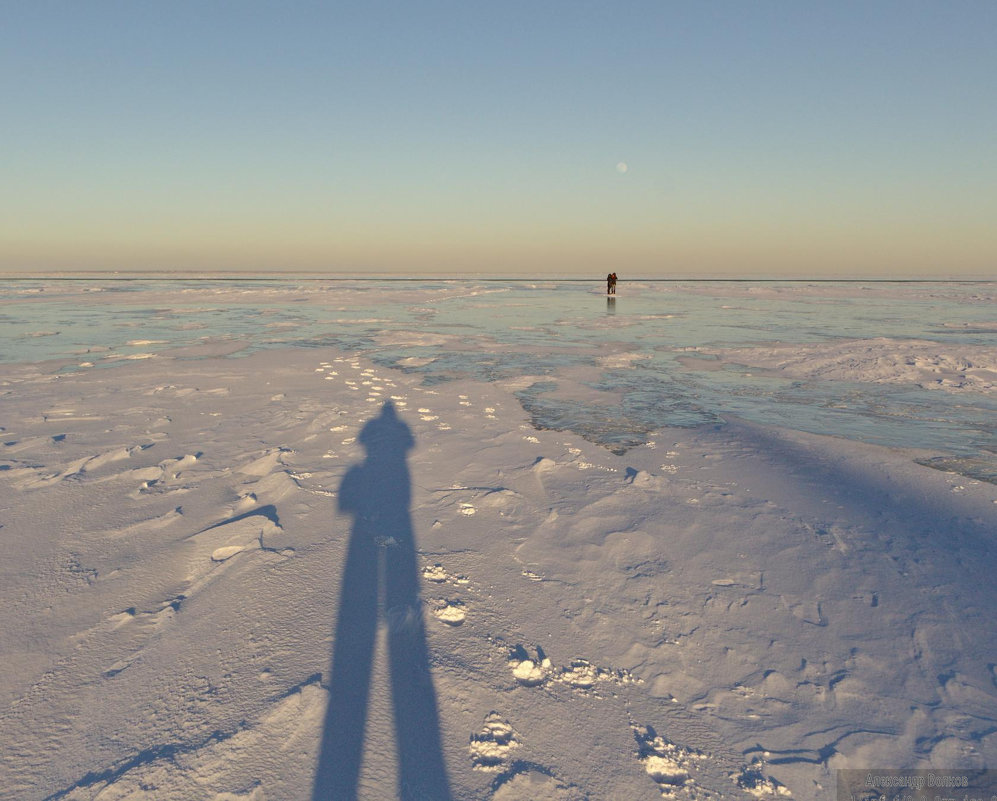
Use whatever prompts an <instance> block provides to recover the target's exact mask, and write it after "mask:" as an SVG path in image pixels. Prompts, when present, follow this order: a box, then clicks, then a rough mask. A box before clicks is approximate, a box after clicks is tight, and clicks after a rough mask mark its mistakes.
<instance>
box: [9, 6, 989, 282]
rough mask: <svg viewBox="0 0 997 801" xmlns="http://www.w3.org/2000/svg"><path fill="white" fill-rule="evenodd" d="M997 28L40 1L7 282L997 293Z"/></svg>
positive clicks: (579, 12)
mask: <svg viewBox="0 0 997 801" xmlns="http://www.w3.org/2000/svg"><path fill="white" fill-rule="evenodd" d="M995 41H997V3H995V2H992V0H977V1H976V2H968V1H966V0H951V1H950V2H923V1H922V0H906V1H904V2H900V1H894V0H890V1H888V2H887V1H885V0H884V1H877V0H861V1H860V2H853V1H852V0H845V1H844V2H833V3H832V2H820V3H810V2H798V0H760V1H759V2H735V1H734V0H731V1H730V2H710V1H709V0H703V1H702V2H699V1H694V0H689V1H688V2H665V1H664V0H658V1H657V2H651V1H650V0H640V1H638V2H584V1H582V0H574V1H573V2H567V1H564V0H552V1H551V2H543V0H533V2H528V3H527V2H519V1H518V0H516V1H514V2H505V3H478V2H473V0H463V2H457V1H454V2H450V1H449V0H447V1H445V2H444V1H434V0H427V2H411V0H408V1H406V0H383V1H379V0H370V1H369V2H329V3H323V2H288V3H280V4H278V3H272V2H260V1H259V0H224V1H218V2H206V1H205V0H198V2H193V1H191V0H173V1H172V2H149V0H117V1H116V2H110V1H109V0H87V2H79V0H59V1H55V0H32V2H14V3H9V4H5V6H4V14H3V21H2V26H0V90H2V96H3V98H4V111H3V115H2V116H3V124H2V126H0V141H2V143H3V147H2V149H0V163H2V181H0V270H2V271H4V272H6V273H8V274H9V273H11V272H32V271H39V270H44V271H53V270H59V271H67V270H69V271H72V270H100V269H111V270H121V271H131V270H150V269H151V270H173V269H179V270H204V271H213V270H226V271H228V270H253V271H271V270H302V271H303V270H320V271H325V270H327V271H330V272H349V273H355V274H368V273H374V272H419V273H444V272H447V273H449V272H457V273H468V274H473V273H482V272H484V273H500V274H510V275H512V274H520V273H527V274H533V275H538V276H543V275H553V274H559V275H564V274H579V275H585V274H589V273H592V272H594V273H596V274H600V273H602V274H604V273H605V272H607V271H608V270H609V269H615V270H616V271H617V272H619V273H620V274H621V276H623V275H637V274H640V275H646V276H652V275H658V276H662V277H668V276H689V277H693V276H711V275H732V276H783V275H793V276H800V277H807V276H814V277H820V276H834V275H852V276H868V277H874V276H875V277H923V276H949V275H979V276H984V277H986V276H993V275H994V274H995V273H997V47H995V46H994V42H995Z"/></svg>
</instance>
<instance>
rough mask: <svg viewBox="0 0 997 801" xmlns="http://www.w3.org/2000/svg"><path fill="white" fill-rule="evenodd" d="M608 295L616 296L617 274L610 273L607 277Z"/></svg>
mask: <svg viewBox="0 0 997 801" xmlns="http://www.w3.org/2000/svg"><path fill="white" fill-rule="evenodd" d="M606 294H607V295H615V294H616V273H610V274H609V275H607V276H606Z"/></svg>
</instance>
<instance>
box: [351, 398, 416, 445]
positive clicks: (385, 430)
mask: <svg viewBox="0 0 997 801" xmlns="http://www.w3.org/2000/svg"><path fill="white" fill-rule="evenodd" d="M357 439H359V440H360V443H361V444H362V445H363V446H364V448H366V449H367V453H369V454H389V453H394V454H398V453H404V452H405V451H407V450H410V449H411V448H412V447H413V446H414V445H415V439H414V438H413V437H412V432H411V431H410V430H409V427H408V426H407V425H405V423H404V422H402V420H401V419H400V418H399V417H398V413H397V412H396V411H395V404H393V403H392V402H391V401H385V403H384V405H383V406H382V407H381V413H380V414H379V415H378V416H377V417H375V418H373V419H371V420H368V421H367V423H366V424H365V425H364V427H363V428H362V429H361V430H360V436H359V437H357Z"/></svg>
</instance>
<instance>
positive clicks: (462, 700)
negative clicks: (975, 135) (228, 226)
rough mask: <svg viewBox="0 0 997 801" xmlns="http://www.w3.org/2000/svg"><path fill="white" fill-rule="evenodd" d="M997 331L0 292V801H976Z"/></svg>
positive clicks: (308, 289)
mask: <svg viewBox="0 0 997 801" xmlns="http://www.w3.org/2000/svg"><path fill="white" fill-rule="evenodd" d="M995 300H997V284H995V283H984V282H977V283H964V282H909V283H901V282H894V283H891V282H864V283H863V282H804V281H795V282H793V281H785V282H774V281H768V282H760V281H759V282H750V281H729V282H723V281H716V282H711V281H624V282H623V283H621V284H620V285H619V288H618V294H617V296H616V297H615V298H607V297H606V295H605V294H604V287H603V285H602V284H601V283H600V282H594V281H593V282H583V281H567V280H565V281H542V282H540V281H511V280H483V279H473V280H472V279H468V280H410V279H406V280H401V279H396V280H388V279H378V280H363V281H343V280H329V279H315V278H310V279H305V278H300V277H284V278H279V279H278V278H267V279H261V280H247V279H239V280H222V279H220V278H213V279H206V280H180V279H177V278H170V279H156V278H150V277H139V278H130V279H128V280H121V279H112V278H110V277H106V276H104V277H87V278H78V279H74V280H55V279H22V280H6V281H3V282H0V548H2V555H3V558H2V559H0V801H6V800H7V799H11V801H328V799H336V800H337V801H341V800H342V799H346V800H347V801H350V800H351V799H363V801H396V800H397V799H403V801H426V799H433V801H486V800H487V801H656V799H661V798H666V799H671V800H672V801H705V800H706V799H728V798H730V799H739V800H740V801H751V799H773V800H774V799H780V800H784V799H787V798H793V799H798V800H799V801H810V800H811V799H813V801H831V799H835V798H838V797H847V793H846V794H845V795H839V793H840V792H845V791H846V790H853V789H856V788H854V786H852V785H848V786H843V785H842V781H845V784H846V785H847V784H848V782H849V781H851V779H846V780H843V779H842V777H843V776H846V775H847V776H851V777H852V779H856V780H857V781H858V782H859V784H862V782H863V780H864V777H865V776H866V775H869V773H868V772H869V771H872V770H876V771H878V772H879V773H883V775H885V773H884V772H887V771H890V770H894V771H914V770H921V771H946V770H948V771H961V773H959V774H958V775H960V776H962V775H966V776H970V777H971V778H972V780H973V782H974V783H975V784H974V788H976V789H979V790H980V793H981V794H980V797H990V796H991V794H992V793H993V792H997V786H995V785H997V780H995V775H997V774H993V773H986V772H985V771H987V769H992V768H995V767H997V658H995V654H997V629H995V627H994V625H993V621H994V618H995V615H997V585H995V584H994V582H993V572H994V568H995V566H997V536H995V533H997V468H995V459H994V453H995V450H997V441H995V425H997V414H995V411H997V304H995ZM849 771H851V772H853V773H848V772H849ZM855 771H857V773H855ZM879 773H877V774H876V775H879ZM978 779H979V780H980V782H977V780H978ZM864 789H867V788H864Z"/></svg>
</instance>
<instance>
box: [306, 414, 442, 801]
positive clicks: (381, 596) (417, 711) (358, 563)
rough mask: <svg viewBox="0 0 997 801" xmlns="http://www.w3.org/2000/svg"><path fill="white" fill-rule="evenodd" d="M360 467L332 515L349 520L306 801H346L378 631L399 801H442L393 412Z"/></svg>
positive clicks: (404, 443)
mask: <svg viewBox="0 0 997 801" xmlns="http://www.w3.org/2000/svg"><path fill="white" fill-rule="evenodd" d="M358 439H359V440H360V443H361V444H362V445H363V446H364V448H365V449H366V451H367V458H366V460H365V461H364V462H363V463H361V464H358V465H354V466H353V467H351V468H350V469H349V471H348V472H347V473H346V476H345V477H344V478H343V481H342V483H341V484H340V487H339V509H340V511H344V512H348V513H349V514H351V515H352V516H353V518H354V523H353V529H352V531H351V533H350V542H349V549H348V552H347V556H346V567H345V569H344V572H343V582H342V590H341V592H340V597H339V613H338V617H337V621H336V631H335V637H334V642H333V655H332V678H331V681H330V685H329V691H330V692H329V706H328V709H327V711H326V717H325V725H324V727H323V732H322V747H321V751H320V753H319V761H318V770H317V772H316V775H315V785H314V788H313V791H312V799H313V801H355V799H356V798H357V783H358V779H359V775H360V767H361V763H362V759H363V748H364V727H365V724H366V721H367V707H368V700H369V696H370V690H371V686H370V685H371V671H372V667H373V657H374V646H375V642H376V639H377V628H378V625H379V623H383V624H384V625H386V626H387V634H388V636H387V640H388V668H389V675H390V689H391V700H392V706H393V710H394V721H395V742H396V748H397V753H398V769H399V775H398V795H397V797H398V798H399V799H401V801H450V798H451V795H450V787H449V783H448V779H447V772H446V765H445V764H444V761H443V749H442V747H441V743H440V723H439V717H438V714H437V709H436V690H435V688H434V687H433V680H432V675H431V674H430V670H429V651H428V648H427V646H426V633H425V629H424V627H423V617H422V605H421V600H420V596H419V575H418V571H417V567H416V558H415V553H416V549H415V536H414V533H413V531H412V521H411V518H410V516H409V502H410V497H411V482H410V479H409V472H408V465H407V462H406V453H407V452H408V451H409V450H410V449H411V448H412V446H413V445H414V444H415V440H414V438H413V437H412V433H411V431H410V430H409V427H408V426H407V425H405V423H404V422H402V420H400V419H399V418H398V416H397V414H396V413H395V407H394V405H393V404H392V403H390V402H388V403H385V404H384V405H383V406H382V407H381V413H380V415H379V416H378V417H376V418H373V419H371V420H369V421H368V422H367V423H366V424H365V425H364V427H363V429H362V430H361V432H360V435H359V437H358Z"/></svg>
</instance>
